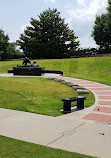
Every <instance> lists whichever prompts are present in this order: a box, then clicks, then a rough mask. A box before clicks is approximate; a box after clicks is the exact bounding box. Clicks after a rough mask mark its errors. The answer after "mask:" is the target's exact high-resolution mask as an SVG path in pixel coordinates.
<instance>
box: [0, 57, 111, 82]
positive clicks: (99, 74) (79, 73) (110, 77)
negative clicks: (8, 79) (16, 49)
mask: <svg viewBox="0 0 111 158" xmlns="http://www.w3.org/2000/svg"><path fill="white" fill-rule="evenodd" d="M21 63H22V61H8V62H7V61H0V73H6V72H7V70H10V69H12V67H13V66H16V65H17V64H18V65H20V64H21ZM37 64H40V65H41V66H43V67H45V69H49V70H61V71H63V72H64V75H65V76H72V77H77V78H83V79H86V80H93V81H97V82H100V83H104V84H108V85H111V57H89V58H71V59H53V60H37Z"/></svg>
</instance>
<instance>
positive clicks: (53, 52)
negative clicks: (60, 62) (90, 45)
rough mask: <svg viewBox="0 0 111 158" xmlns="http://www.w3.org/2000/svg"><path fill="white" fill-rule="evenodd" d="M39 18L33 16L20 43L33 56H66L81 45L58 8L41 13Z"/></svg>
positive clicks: (28, 54) (25, 51) (29, 55)
mask: <svg viewBox="0 0 111 158" xmlns="http://www.w3.org/2000/svg"><path fill="white" fill-rule="evenodd" d="M38 17H39V20H36V19H33V18H31V21H30V24H31V26H27V27H26V29H25V30H24V34H21V35H20V40H18V41H17V42H18V44H19V45H20V48H21V49H22V50H23V51H24V53H25V54H26V56H28V57H32V58H64V57H70V56H71V55H73V54H74V52H75V51H76V49H77V48H78V46H79V42H78V41H76V40H77V37H76V36H75V34H74V32H73V31H72V30H70V29H69V27H68V24H65V22H64V19H62V18H61V17H60V12H58V11H57V9H53V10H51V9H48V10H46V11H44V12H43V13H41V14H40V15H39V16H38Z"/></svg>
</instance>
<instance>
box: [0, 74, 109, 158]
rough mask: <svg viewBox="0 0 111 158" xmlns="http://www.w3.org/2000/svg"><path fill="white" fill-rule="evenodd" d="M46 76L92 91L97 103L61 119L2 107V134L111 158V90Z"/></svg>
mask: <svg viewBox="0 0 111 158" xmlns="http://www.w3.org/2000/svg"><path fill="white" fill-rule="evenodd" d="M2 76H3V75H2ZM6 76H7V75H6ZM10 77H11V76H10ZM44 77H55V78H58V79H63V80H65V81H68V82H73V83H75V84H78V85H80V86H83V87H85V88H87V89H89V90H91V91H92V92H93V93H94V95H95V99H96V100H95V104H94V105H93V106H91V107H90V108H86V109H84V110H80V111H75V112H72V113H70V114H67V115H63V116H59V117H50V116H44V115H38V114H33V113H27V112H22V111H15V110H8V109H3V108H0V135H3V136H8V137H11V138H15V139H19V140H24V141H28V142H32V143H36V144H41V145H45V146H49V147H53V148H60V149H63V150H68V151H72V152H78V153H81V154H87V155H92V156H97V157H101V158H110V157H111V87H110V86H107V85H103V84H99V83H96V82H91V81H86V80H81V79H75V78H69V77H62V76H58V75H54V76H53V75H51V76H50V75H48V76H47V75H45V76H44Z"/></svg>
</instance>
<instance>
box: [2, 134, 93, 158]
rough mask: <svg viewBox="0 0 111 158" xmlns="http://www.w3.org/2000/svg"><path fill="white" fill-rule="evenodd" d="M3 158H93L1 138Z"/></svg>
mask: <svg viewBox="0 0 111 158" xmlns="http://www.w3.org/2000/svg"><path fill="white" fill-rule="evenodd" d="M0 157H1V158H17V157H18V158H60V157H61V158H65V157H66V158H91V156H86V155H81V154H77V153H72V152H68V151H64V150H59V149H53V148H49V147H45V146H41V145H37V144H32V143H28V142H24V141H19V140H14V139H11V138H7V137H3V136H0Z"/></svg>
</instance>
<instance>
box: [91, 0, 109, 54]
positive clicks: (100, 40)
mask: <svg viewBox="0 0 111 158" xmlns="http://www.w3.org/2000/svg"><path fill="white" fill-rule="evenodd" d="M92 36H93V38H94V40H95V41H96V44H97V45H99V46H100V49H104V50H106V51H110V46H111V0H109V1H108V7H107V13H106V14H102V15H101V16H96V20H95V25H94V27H93V31H92Z"/></svg>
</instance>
